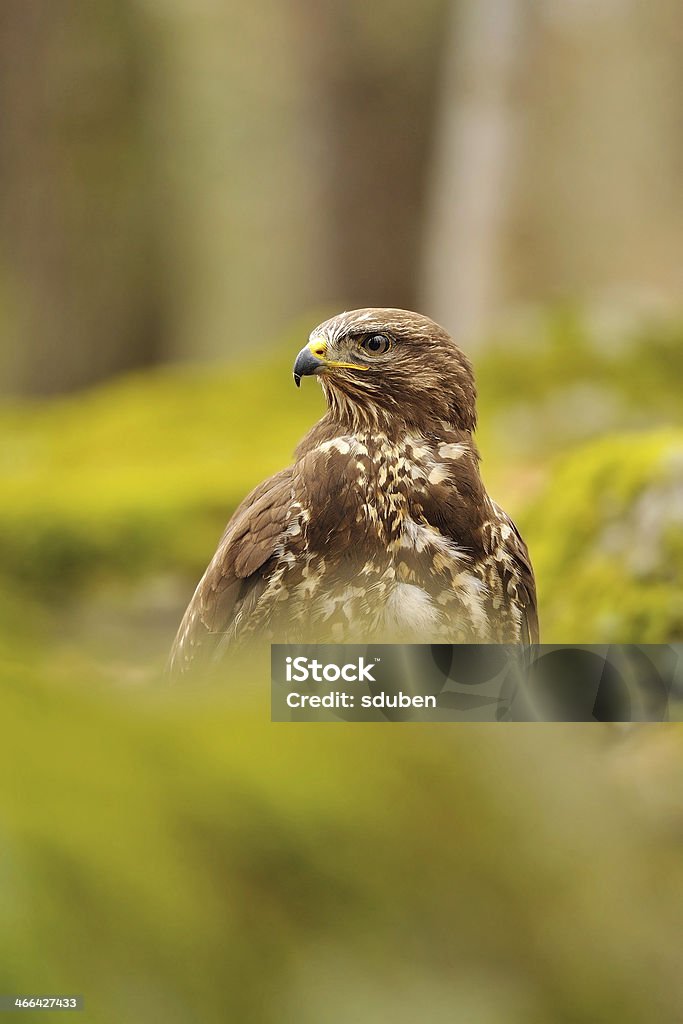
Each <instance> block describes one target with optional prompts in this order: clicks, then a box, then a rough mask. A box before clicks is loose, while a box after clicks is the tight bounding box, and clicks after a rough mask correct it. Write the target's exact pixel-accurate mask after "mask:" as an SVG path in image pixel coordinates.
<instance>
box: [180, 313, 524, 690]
mask: <svg viewBox="0 0 683 1024" xmlns="http://www.w3.org/2000/svg"><path fill="white" fill-rule="evenodd" d="M294 375H295V380H296V382H297V384H298V383H299V381H300V379H301V377H302V376H309V375H315V376H316V377H317V379H318V381H319V382H320V384H321V385H322V388H323V391H324V393H325V397H326V399H327V405H328V410H327V412H326V413H325V415H324V416H323V417H322V419H321V420H320V421H319V422H318V423H317V424H316V425H315V426H314V427H313V429H312V430H311V431H310V432H309V433H308V434H307V435H306V437H304V439H303V440H302V441H301V443H300V444H299V447H298V448H297V450H296V453H295V456H294V462H293V464H292V465H291V466H290V467H289V468H287V469H283V470H282V471H281V472H279V473H277V474H276V475H275V476H273V477H271V478H270V479H269V480H266V481H264V482H263V483H262V484H260V485H259V486H258V487H257V488H256V489H255V490H254V491H252V493H251V494H250V495H248V496H247V497H246V498H245V499H244V501H243V502H242V504H241V505H240V506H239V508H238V509H237V510H236V512H235V514H234V515H233V517H232V519H231V520H230V522H229V523H228V526H227V528H226V530H225V533H224V534H223V537H222V539H221V541H220V543H219V545H218V550H217V551H216V554H215V555H214V557H213V559H212V561H211V563H210V565H209V567H208V568H207V570H206V572H205V574H204V576H203V577H202V579H201V581H200V583H199V585H198V587H197V590H196V591H195V594H194V597H193V598H192V601H191V602H190V605H189V607H188V609H187V611H186V613H185V617H184V618H183V621H182V623H181V626H180V629H179V631H178V635H177V637H176V641H175V644H174V647H173V651H172V654H171V666H172V668H173V669H174V670H176V671H184V670H185V669H187V668H188V667H190V666H191V665H192V664H196V663H198V662H199V663H202V664H205V663H207V662H208V661H212V660H213V661H215V660H217V659H218V658H220V657H221V656H222V655H223V654H224V653H225V652H226V650H227V649H228V647H230V646H231V645H234V644H236V643H240V642H242V641H244V640H245V639H248V638H252V637H255V636H259V637H263V638H265V639H270V640H277V641H284V642H306V641H309V642H315V641H324V640H328V641H335V642H336V641H346V642H362V641H366V640H375V641H377V640H399V639H400V640H411V641H415V642H431V641H440V642H466V641H483V642H486V641H488V642H523V643H527V642H536V641H537V640H538V620H537V614H536V590H535V584H534V576H533V571H532V568H531V563H530V561H529V555H528V552H527V548H526V545H525V543H524V541H523V540H522V538H521V537H520V535H519V533H518V531H517V529H516V527H515V525H514V523H513V522H512V520H511V519H510V518H509V517H508V516H507V515H506V514H505V512H503V510H502V509H501V508H500V507H499V506H498V505H496V503H495V502H493V501H492V500H491V499H490V498H489V496H488V495H487V493H486V490H485V488H484V485H483V483H482V481H481V477H480V475H479V454H478V451H477V448H476V445H475V443H474V440H473V437H472V435H473V432H474V429H475V426H476V406H475V399H476V392H475V386H474V377H473V373H472V368H471V365H470V363H469V360H468V359H467V357H466V356H465V355H464V353H463V352H461V350H460V349H459V348H458V347H457V345H456V344H455V342H454V341H453V340H452V338H451V337H450V336H449V335H448V334H447V333H446V331H445V330H444V329H443V328H442V327H439V326H438V325H437V324H435V323H434V322H433V321H432V320H429V319H428V318H427V317H424V316H420V315H419V314H417V313H410V312H407V311H406V310H399V309H359V310H354V311H353V312H350V313H342V314H340V315H339V316H336V317H334V318H333V319H331V320H328V321H326V322H325V323H323V324H321V325H320V326H319V327H317V328H316V329H315V330H314V331H313V332H312V333H311V336H310V341H309V344H308V345H307V346H306V347H304V348H303V349H302V351H301V352H300V353H299V355H298V357H297V360H296V363H295V367H294Z"/></svg>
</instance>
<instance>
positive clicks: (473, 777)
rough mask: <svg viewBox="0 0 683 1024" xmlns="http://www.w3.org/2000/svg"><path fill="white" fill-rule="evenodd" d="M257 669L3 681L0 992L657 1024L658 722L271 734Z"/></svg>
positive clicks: (672, 809)
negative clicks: (139, 686) (202, 683)
mask: <svg viewBox="0 0 683 1024" xmlns="http://www.w3.org/2000/svg"><path fill="white" fill-rule="evenodd" d="M265 673H266V665H265V664H261V662H260V661H259V659H258V658H257V659H256V660H255V661H252V662H251V663H250V666H249V668H248V669H246V668H245V666H240V665H237V664H234V665H232V666H230V667H229V668H226V678H225V680H224V683H225V685H224V686H221V687H220V689H204V690H202V689H199V690H197V689H190V688H183V687H180V688H175V689H172V690H169V689H168V688H167V687H166V685H163V684H162V685H158V686H157V687H153V688H148V689H146V690H144V691H140V690H135V691H122V690H120V689H112V688H111V687H109V686H107V685H103V684H102V683H101V682H100V683H98V682H97V681H96V680H94V679H93V678H89V679H87V680H86V679H84V680H81V681H80V682H76V681H74V680H71V681H69V682H68V683H67V682H61V683H59V682H57V681H55V680H54V679H53V680H51V681H50V682H47V681H45V680H41V679H39V678H37V677H36V675H35V674H32V673H30V672H28V671H24V672H22V673H12V674H11V676H10V677H7V676H6V675H5V676H3V677H2V680H1V682H0V704H1V706H2V709H3V742H2V745H1V746H0V805H1V806H2V824H1V832H2V857H1V858H0V893H1V894H2V920H1V923H0V990H2V991H3V992H14V991H22V992H36V991H37V990H40V991H42V992H45V993H55V992H65V993H66V992H68V993H82V994H83V995H84V996H85V999H86V1006H87V1010H86V1013H85V1015H84V1019H85V1020H86V1021H91V1020H92V1021H97V1024H119V1022H120V1021H122V1020H125V1021H130V1022H135V1024H138V1022H140V1024H142V1022H148V1021H150V1020H159V1021H174V1022H178V1024H185V1022H187V1024H190V1022H194V1021H198V1020H201V1021H203V1022H212V1021H215V1022H217V1024H218V1022H223V1021H225V1020H240V1021H248V1022H256V1024H260V1022H263V1024H270V1022H272V1024H281V1022H282V1021H291V1022H297V1024H319V1022H320V1021H325V1022H326V1024H346V1022H347V1021H349V1020H357V1021H362V1022H363V1024H375V1022H376V1024H380V1022H383V1021H386V1020H387V1019H390V1020H394V1021H398V1022H405V1024H408V1022H409V1021H414V1020H425V1021H429V1022H430V1024H447V1022H450V1021H452V1020H454V1019H457V1020H467V1021H469V1022H472V1024H491V1022H493V1024H499V1022H500V1024H548V1021H553V1022H555V1021H586V1022H592V1021H601V1022H614V1024H649V1022H650V1021H652V1020H653V1019H656V1020H658V1021H667V1022H668V1021H672V1022H673V1021H674V1020H676V1019H678V1017H677V1013H678V1011H679V1010H680V1007H681V1006H683V987H682V983H681V975H680V969H679V963H678V956H677V952H676V951H677V948H678V942H677V940H678V935H679V933H680V910H681V907H680V893H681V891H683V862H682V861H681V858H680V798H681V796H683V793H681V791H680V783H681V771H680V768H681V750H680V733H678V732H676V733H674V732H673V729H674V728H675V727H669V731H668V733H666V734H662V733H661V732H659V733H658V734H657V735H656V736H655V735H654V734H653V733H652V732H651V731H647V730H645V731H644V732H642V733H641V735H640V736H639V737H636V738H635V740H631V741H630V742H631V743H632V744H635V747H633V746H632V747H631V749H627V750H625V751H620V750H619V746H618V743H617V744H616V745H615V741H614V737H612V739H611V740H610V736H609V733H607V732H606V731H603V729H602V727H597V726H596V727H595V728H594V729H591V728H590V727H563V726H546V727H544V728H543V729H537V728H535V727H534V726H528V727H527V726H518V727H516V728H515V727H498V726H488V727H487V726H475V725H473V726H467V727H457V726H454V727H451V726H442V727H439V728H436V729H435V728H430V727H421V726H411V727H406V728H404V727H400V726H394V727H391V726H381V725H380V726H372V725H369V726H367V725H365V726H363V725H360V726H354V725H348V724H343V725H342V724H340V725H318V726H315V725H306V724H302V725H281V726H275V725H269V724H268V720H267V719H268V709H267V703H266V700H265V687H264V686H263V685H261V684H260V683H259V679H260V677H261V676H262V675H263V678H265ZM247 679H252V680H253V683H252V684H251V685H250V686H247V684H246V680H247ZM662 741H664V747H663V748H662ZM669 741H671V742H669ZM648 744H652V745H653V746H654V748H655V755H656V756H655V758H654V767H653V761H652V758H651V756H650V753H651V752H650V753H648ZM641 749H642V750H643V751H644V752H645V755H646V758H645V760H644V764H645V769H642V768H641V767H639V766H638V757H639V750H641ZM672 785H673V789H672ZM29 1019H36V1020H37V1019H39V1018H38V1016H37V1015H29ZM41 1019H42V1018H41Z"/></svg>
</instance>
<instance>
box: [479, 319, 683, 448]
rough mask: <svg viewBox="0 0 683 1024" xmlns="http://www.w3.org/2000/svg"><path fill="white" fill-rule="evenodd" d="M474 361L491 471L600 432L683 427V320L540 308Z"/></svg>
mask: <svg viewBox="0 0 683 1024" xmlns="http://www.w3.org/2000/svg"><path fill="white" fill-rule="evenodd" d="M475 364H476V370H477V381H478V388H479V410H480V440H481V444H482V448H483V450H484V452H485V454H486V456H487V461H488V460H489V458H490V459H491V462H492V463H493V464H494V467H495V465H496V464H499V463H506V462H509V461H510V459H512V460H517V461H519V460H520V459H521V460H524V459H526V460H528V459H530V458H531V459H534V458H539V457H540V458H542V459H546V458H547V457H548V456H551V455H554V454H556V453H557V452H560V451H564V450H569V449H571V448H572V447H574V446H575V445H576V444H577V443H580V442H582V441H586V440H588V439H590V438H593V437H598V436H603V435H604V434H605V433H617V432H619V431H623V430H646V429H650V428H654V427H663V426H668V425H671V424H677V425H681V426H683V406H682V405H681V401H680V383H679V382H680V379H681V376H682V375H683V317H678V318H676V317H671V316H663V315H661V314H657V313H655V312H653V311H652V310H640V311H637V310H631V311H630V312H629V311H627V310H625V309H624V308H623V307H617V308H612V309H610V308H604V309H592V310H591V309H587V308H586V309H583V308H580V307H578V306H564V307H562V306H558V307H554V308H551V309H547V310H540V311H537V312H536V313H534V314H531V313H530V314H528V315H527V316H525V317H520V319H519V322H517V323H516V324H515V325H511V324H508V326H507V328H506V329H505V330H503V331H501V332H500V333H499V334H498V335H496V336H494V337H492V338H491V339H490V341H489V343H488V344H487V345H486V347H485V349H484V350H483V351H482V353H481V355H480V356H479V357H478V358H476V359H475Z"/></svg>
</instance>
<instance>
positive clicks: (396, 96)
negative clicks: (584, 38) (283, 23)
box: [298, 0, 448, 308]
mask: <svg viewBox="0 0 683 1024" xmlns="http://www.w3.org/2000/svg"><path fill="white" fill-rule="evenodd" d="M298 9H299V11H300V23H301V25H302V26H303V27H305V31H306V33H307V36H308V38H307V40H306V46H305V47H304V48H303V51H302V53H303V55H304V57H305V59H306V61H307V63H306V73H307V75H308V76H309V79H310V81H309V89H308V91H307V95H308V97H309V100H308V104H307V106H308V119H309V123H310V136H311V147H310V152H311V153H312V155H313V158H314V160H315V166H316V170H317V178H318V181H319V189H320V194H319V200H320V207H319V208H320V214H321V227H322V229H323V232H324V235H323V236H322V237H321V238H320V244H319V247H318V253H319V256H320V257H321V258H324V259H326V260H327V264H328V280H327V282H326V287H325V290H324V292H323V298H324V299H325V300H326V301H332V302H334V303H336V305H337V306H343V307H345V308H353V307H355V306H404V307H407V308H413V307H414V306H415V304H416V302H417V301H418V298H417V278H418V271H419V265H420V235H421V229H422V220H423V217H424V212H425V210H424V205H425V204H424V199H425V193H426V185H427V172H428V167H429V154H430V150H431V146H432V141H433V139H432V136H433V131H434V107H435V104H436V99H437V93H438V69H439V65H440V59H441V51H442V42H441V41H442V36H443V23H444V18H445V16H446V14H447V10H448V8H447V4H446V3H445V2H443V0H429V2H425V3H422V4H417V5H410V4H398V5H397V4H396V3H395V2H394V0H376V2H375V3H373V4H367V3H364V2H363V0H352V2H349V3H338V2H337V0H323V2H321V3H316V4H314V3H310V2H304V0H300V2H299V4H298Z"/></svg>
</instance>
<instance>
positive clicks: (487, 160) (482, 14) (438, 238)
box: [421, 0, 528, 342]
mask: <svg viewBox="0 0 683 1024" xmlns="http://www.w3.org/2000/svg"><path fill="white" fill-rule="evenodd" d="M527 8H528V0H486V2H484V3H480V2H478V0H462V2H455V3H453V4H452V8H451V23H450V30H449V33H448V48H447V51H446V55H445V61H444V69H443V81H442V95H441V97H440V104H439V107H440V109H439V133H438V139H437V143H436V147H435V154H434V168H433V174H432V182H431V196H430V207H429V211H428V220H427V230H426V236H425V238H424V265H423V273H422V281H421V286H422V287H421V291H422V299H423V305H424V307H425V309H426V310H428V311H429V313H430V314H431V315H432V316H433V317H434V318H435V319H436V320H438V321H440V322H441V323H443V324H444V325H445V326H447V327H448V329H449V330H451V331H452V332H453V333H454V334H455V336H456V337H458V338H459V339H461V340H464V341H466V342H472V341H475V340H476V338H477V335H478V334H479V333H480V331H481V330H482V328H483V326H484V325H485V323H486V319H487V317H488V316H489V314H490V312H491V310H492V309H494V308H495V307H496V305H497V303H498V301H499V298H500V284H501V282H500V276H501V270H500V259H501V255H502V245H503V241H504V237H503V236H504V233H505V229H506V224H507V217H508V213H509V205H510V191H511V187H512V181H513V169H514V167H515V163H516V152H517V147H518V146H519V143H520V137H519V133H520V119H519V116H518V111H517V102H518V99H517V93H518V90H517V88H516V86H517V81H518V76H519V69H520V66H521V63H522V60H523V58H524V55H525V52H526V49H527V46H528V39H527V33H528V17H527V13H528V11H527Z"/></svg>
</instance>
